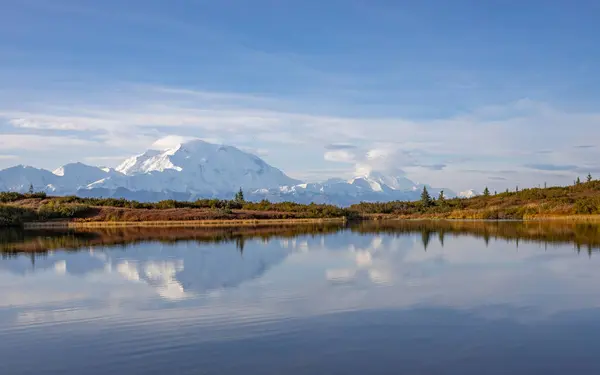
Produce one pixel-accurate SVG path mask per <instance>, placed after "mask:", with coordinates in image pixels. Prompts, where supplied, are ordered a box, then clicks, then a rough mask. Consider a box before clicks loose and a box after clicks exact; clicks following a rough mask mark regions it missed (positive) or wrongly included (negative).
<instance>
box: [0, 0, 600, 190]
mask: <svg viewBox="0 0 600 375" xmlns="http://www.w3.org/2000/svg"><path fill="white" fill-rule="evenodd" d="M0 9H1V10H2V11H1V12H0V168H6V167H9V166H12V165H16V164H25V165H32V166H36V167H42V168H47V169H54V168H57V167H59V166H60V165H63V164H66V163H69V162H76V161H81V162H84V163H87V164H91V165H102V166H116V165H117V164H119V162H120V161H122V160H123V159H125V158H126V157H129V156H132V155H134V154H138V153H141V152H143V151H145V150H146V149H149V148H164V147H169V146H172V145H174V144H176V143H177V142H180V141H182V140H187V139H193V138H200V139H204V140H207V141H211V142H217V143H224V144H229V145H233V146H236V147H238V148H240V149H243V150H246V151H249V152H252V153H255V154H257V155H259V156H260V157H262V158H263V159H264V160H265V161H267V162H268V163H270V164H272V165H274V166H276V167H278V168H280V169H282V170H283V171H284V172H285V173H287V174H288V175H290V176H291V177H295V178H299V179H302V180H307V181H320V180H324V179H327V178H331V177H342V178H350V177H352V176H354V175H357V174H365V173H368V172H369V171H371V170H381V171H385V172H386V173H395V174H402V175H406V177H408V178H410V179H412V180H414V181H416V182H421V183H427V184H431V185H433V186H436V187H446V188H451V189H454V190H455V191H462V190H466V189H471V188H472V189H476V190H478V191H482V190H483V188H484V187H485V186H489V188H490V190H492V191H493V190H498V191H501V190H504V189H506V188H511V189H514V187H515V186H516V185H519V186H520V187H527V186H538V185H543V184H544V183H547V184H548V185H559V184H560V185H564V184H569V183H572V182H573V180H574V179H575V178H576V177H577V176H582V177H583V176H585V175H587V174H588V173H592V175H594V174H596V175H599V176H600V165H599V164H598V160H600V148H599V146H600V145H599V144H598V139H600V107H599V106H598V104H599V103H600V75H599V73H598V70H597V67H598V66H600V49H598V48H597V36H598V35H600V23H599V22H597V20H598V19H600V3H598V2H597V1H585V0H581V1H577V2H576V3H575V2H570V1H559V0H556V1H535V0H531V1H485V2H482V1H475V0H471V1H466V0H456V1H446V0H424V1H418V2H417V1H391V0H386V1H384V0H344V1H342V0H327V1H323V0H320V1H317V0H303V1H292V0H287V1H284V0H252V1H248V0H220V1H210V0H180V1H177V2H169V1H164V0H162V1H158V0H143V1H142V0H130V1H121V0H103V1H101V2H100V1H92V0H53V1H46V0H0Z"/></svg>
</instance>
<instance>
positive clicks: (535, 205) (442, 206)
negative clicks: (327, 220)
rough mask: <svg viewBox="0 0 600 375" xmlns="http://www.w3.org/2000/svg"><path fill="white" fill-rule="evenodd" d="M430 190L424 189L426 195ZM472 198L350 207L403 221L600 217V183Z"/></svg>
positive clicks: (592, 182)
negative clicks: (573, 216) (420, 219)
mask: <svg viewBox="0 0 600 375" xmlns="http://www.w3.org/2000/svg"><path fill="white" fill-rule="evenodd" d="M425 192H426V190H425V189H424V193H425ZM487 193H488V194H487V195H486V194H485V191H484V195H483V196H478V197H473V198H469V199H460V198H454V199H444V200H440V199H438V201H431V200H430V199H426V198H427V195H428V194H422V196H421V198H422V199H421V201H418V202H400V201H396V202H386V203H360V204H355V205H352V206H350V207H349V209H350V210H352V211H355V212H356V213H357V214H359V215H362V216H365V215H378V214H379V215H387V216H392V217H400V218H419V217H424V218H450V219H491V220H498V219H519V220H521V219H531V218H543V217H567V216H570V215H597V214H600V181H593V180H590V182H585V183H580V184H575V185H573V186H566V187H550V188H546V189H542V188H532V189H522V190H519V188H518V187H517V189H516V191H515V192H509V191H507V192H505V193H500V194H496V195H493V196H492V195H490V194H489V190H488V192H487Z"/></svg>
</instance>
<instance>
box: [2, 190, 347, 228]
mask: <svg viewBox="0 0 600 375" xmlns="http://www.w3.org/2000/svg"><path fill="white" fill-rule="evenodd" d="M354 216H355V213H354V212H352V211H350V210H347V209H345V208H341V207H336V206H333V205H326V204H308V205H303V204H297V203H291V202H284V203H271V202H267V201H262V202H244V201H226V200H217V199H203V200H197V201H194V202H180V201H174V200H167V201H160V202H156V203H142V202H137V201H129V200H125V199H99V198H79V197H74V196H68V197H48V196H46V195H45V194H43V193H35V194H19V193H0V226H18V225H24V224H25V223H29V224H30V223H45V224H44V225H65V224H64V223H65V222H69V223H75V224H72V225H80V226H81V225H85V223H90V224H89V225H96V226H97V225H99V224H98V223H114V224H111V225H141V224H140V223H146V224H145V225H171V224H172V223H175V222H179V223H182V222H186V223H195V224H194V225H223V224H227V225H232V224H235V225H237V224H240V225H256V224H257V223H258V222H262V221H267V222H271V223H277V222H283V221H285V222H296V223H301V222H308V221H314V220H317V221H318V220H325V219H327V220H338V221H339V220H342V221H343V220H346V219H352V218H354ZM91 223H93V224H91Z"/></svg>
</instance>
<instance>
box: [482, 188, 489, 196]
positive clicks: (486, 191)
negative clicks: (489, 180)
mask: <svg viewBox="0 0 600 375" xmlns="http://www.w3.org/2000/svg"><path fill="white" fill-rule="evenodd" d="M483 196H484V197H489V196H490V189H488V187H487V186H486V187H485V189H483Z"/></svg>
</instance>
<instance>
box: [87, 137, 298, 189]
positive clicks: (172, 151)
mask: <svg viewBox="0 0 600 375" xmlns="http://www.w3.org/2000/svg"><path fill="white" fill-rule="evenodd" d="M116 170H117V171H118V172H120V173H123V174H124V175H126V176H129V177H131V178H130V179H128V180H127V181H123V179H122V178H116V179H115V178H112V179H107V180H103V181H98V183H95V184H94V185H93V186H92V187H94V188H115V187H116V185H121V186H126V187H127V188H135V189H147V190H150V191H156V192H160V191H164V190H175V191H179V192H191V193H196V194H204V195H207V196H217V195H226V196H229V195H231V193H232V192H235V191H237V190H238V189H239V188H240V187H242V188H244V189H256V188H267V189H268V188H275V187H280V186H291V185H296V184H298V183H299V182H300V181H297V180H294V179H292V178H290V177H288V176H286V175H285V174H284V173H283V172H281V171H280V170H279V169H277V168H274V167H272V166H270V165H269V164H267V163H266V162H265V161H263V160H262V159H260V158H259V157H257V156H255V155H252V154H249V153H246V152H244V151H241V150H239V149H238V148H236V147H232V146H225V145H217V144H212V143H208V142H205V141H202V140H193V141H189V142H185V143H181V144H179V145H177V146H175V147H172V148H168V149H166V150H162V151H157V150H148V151H146V152H144V153H143V154H141V155H137V156H134V157H132V158H129V159H127V160H125V161H124V162H123V163H121V165H119V166H118V167H117V168H116Z"/></svg>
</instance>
